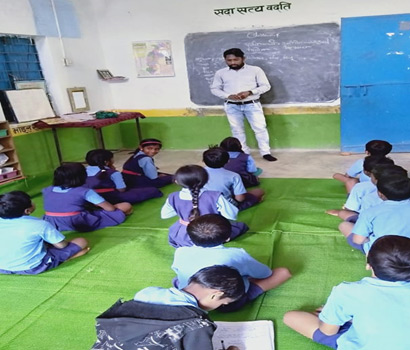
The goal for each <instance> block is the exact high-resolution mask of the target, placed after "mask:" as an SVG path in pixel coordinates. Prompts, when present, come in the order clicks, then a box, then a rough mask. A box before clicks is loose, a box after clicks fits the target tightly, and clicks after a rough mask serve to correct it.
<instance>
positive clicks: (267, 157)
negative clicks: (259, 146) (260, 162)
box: [262, 154, 278, 162]
mask: <svg viewBox="0 0 410 350" xmlns="http://www.w3.org/2000/svg"><path fill="white" fill-rule="evenodd" d="M262 157H263V159H265V160H267V161H268V162H274V161H275V160H278V159H277V158H275V157H274V156H272V155H270V154H265V155H264V156H262Z"/></svg>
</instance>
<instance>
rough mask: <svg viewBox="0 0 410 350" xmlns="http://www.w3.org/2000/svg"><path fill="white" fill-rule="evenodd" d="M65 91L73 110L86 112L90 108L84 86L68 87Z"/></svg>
mask: <svg viewBox="0 0 410 350" xmlns="http://www.w3.org/2000/svg"><path fill="white" fill-rule="evenodd" d="M67 93H68V98H69V99H70V104H71V110H72V111H73V112H87V111H89V110H90V105H89V104H88V97H87V92H86V90H85V87H74V88H68V89H67Z"/></svg>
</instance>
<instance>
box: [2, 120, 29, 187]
mask: <svg viewBox="0 0 410 350" xmlns="http://www.w3.org/2000/svg"><path fill="white" fill-rule="evenodd" d="M0 129H3V130H7V132H8V135H6V136H1V137H0V144H1V145H2V146H3V147H4V148H3V149H1V150H0V153H7V156H8V157H9V159H8V161H7V162H6V163H4V164H2V165H1V166H0V170H2V169H3V168H6V167H13V171H12V172H9V173H5V174H1V173H0V184H1V185H3V184H4V183H6V182H11V181H15V180H20V179H23V178H24V176H23V173H22V171H21V166H20V162H19V159H18V156H17V152H16V148H15V146H14V141H13V137H12V136H11V131H10V126H9V123H8V122H0Z"/></svg>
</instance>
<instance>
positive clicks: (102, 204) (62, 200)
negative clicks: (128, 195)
mask: <svg viewBox="0 0 410 350" xmlns="http://www.w3.org/2000/svg"><path fill="white" fill-rule="evenodd" d="M86 179H87V172H86V170H85V168H84V166H83V165H82V164H80V163H64V164H63V165H61V166H59V167H58V168H57V169H56V170H55V171H54V181H53V186H49V187H46V188H44V189H43V197H44V209H45V211H46V213H45V215H44V217H43V219H44V220H46V221H48V222H49V223H51V224H52V225H53V226H54V227H55V228H56V229H57V230H59V231H81V232H88V231H93V230H98V229H100V228H104V227H108V226H116V225H119V224H121V223H122V222H123V221H124V220H125V215H129V214H131V212H132V206H131V204H130V203H127V202H122V203H117V204H111V203H109V202H107V201H106V200H105V199H104V198H103V197H101V196H100V195H98V194H97V193H96V192H95V191H93V190H91V189H90V188H89V187H87V186H86V185H85V181H86ZM92 205H94V206H95V209H97V208H98V207H99V208H101V209H102V210H94V207H93V208H92V209H89V207H91V206H92Z"/></svg>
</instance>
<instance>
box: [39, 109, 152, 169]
mask: <svg viewBox="0 0 410 350" xmlns="http://www.w3.org/2000/svg"><path fill="white" fill-rule="evenodd" d="M140 118H145V115H143V114H141V113H139V112H124V113H119V114H118V116H117V118H107V119H93V120H86V121H81V122H63V119H62V122H61V123H54V122H53V123H50V124H47V119H46V120H40V121H38V122H36V123H34V124H33V126H34V127H36V128H37V129H52V131H53V136H54V142H55V145H56V150H57V156H58V160H59V162H60V164H62V163H63V158H62V155H61V148H60V142H59V140H58V133H57V129H59V128H93V129H94V130H96V132H97V142H98V147H99V148H103V149H105V144H104V137H103V133H102V130H101V129H102V128H103V127H104V126H108V125H113V124H117V123H121V122H122V121H124V120H131V119H135V122H136V126H137V135H138V139H139V141H141V139H142V135H141V127H140V123H139V120H140Z"/></svg>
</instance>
